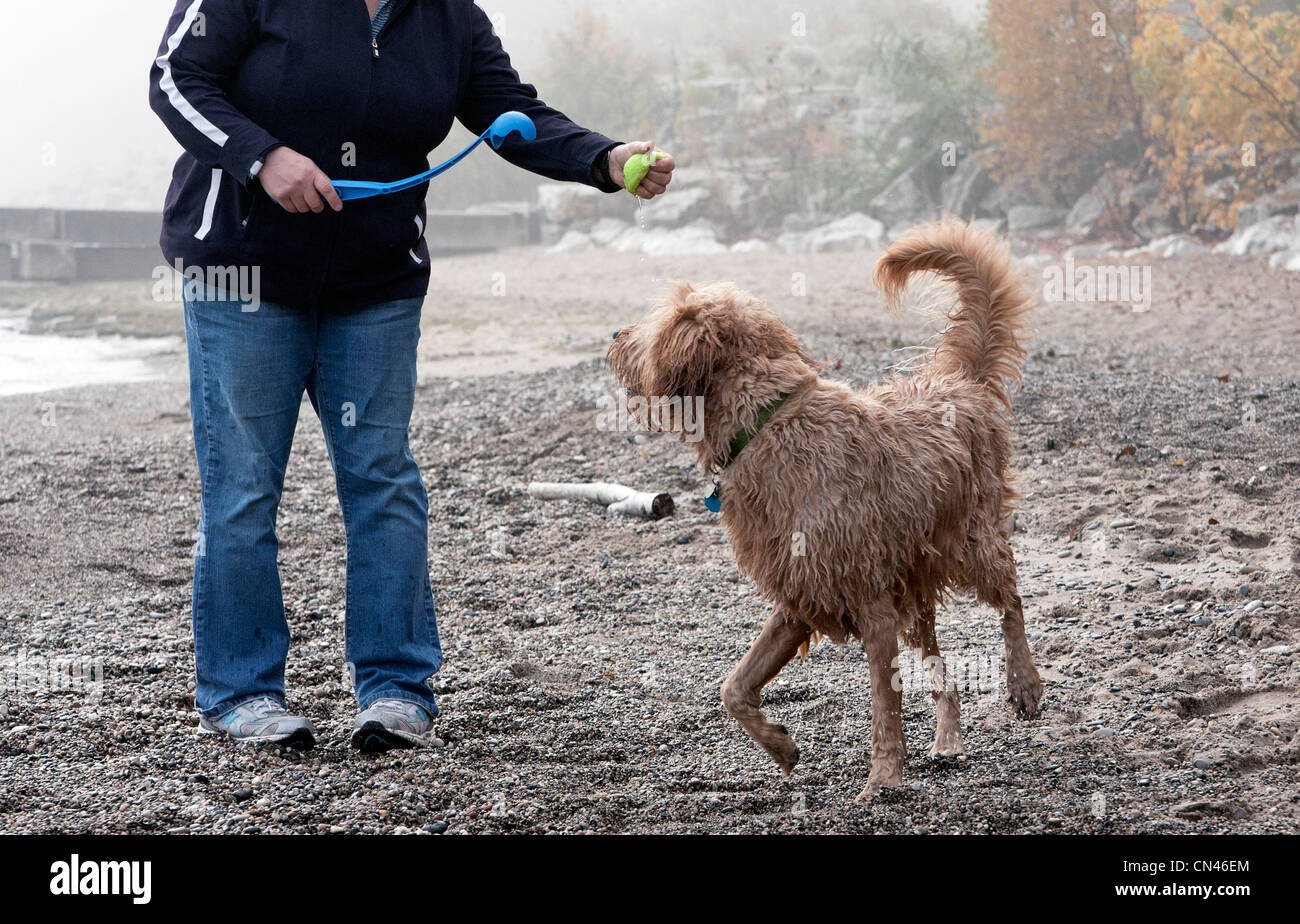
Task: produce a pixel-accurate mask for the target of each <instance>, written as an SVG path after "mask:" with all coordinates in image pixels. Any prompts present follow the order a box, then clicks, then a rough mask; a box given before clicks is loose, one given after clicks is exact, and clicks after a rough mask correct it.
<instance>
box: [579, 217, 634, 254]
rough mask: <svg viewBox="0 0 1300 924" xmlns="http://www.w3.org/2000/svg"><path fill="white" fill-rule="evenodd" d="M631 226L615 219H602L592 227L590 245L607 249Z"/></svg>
mask: <svg viewBox="0 0 1300 924" xmlns="http://www.w3.org/2000/svg"><path fill="white" fill-rule="evenodd" d="M631 227H632V225H631V224H629V223H628V222H626V221H619V220H618V219H617V218H602V219H601V220H600V221H598V222H596V223H595V224H594V225H592V228H591V231H590V232H588V233H589V234H590V236H591V240H592V243H594V244H596V245H597V246H599V247H608V246H609V245H610V244H612V243H613V242H614V240H615V239H616V238H617V237H618V236H619V235H620V234H622V233H623V232H625V231H627V230H628V229H629V228H631Z"/></svg>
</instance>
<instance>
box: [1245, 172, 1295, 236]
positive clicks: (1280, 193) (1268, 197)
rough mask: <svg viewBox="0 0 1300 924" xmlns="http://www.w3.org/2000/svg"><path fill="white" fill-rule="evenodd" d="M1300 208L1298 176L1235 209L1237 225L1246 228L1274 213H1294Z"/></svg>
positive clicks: (1270, 216)
mask: <svg viewBox="0 0 1300 924" xmlns="http://www.w3.org/2000/svg"><path fill="white" fill-rule="evenodd" d="M1298 210H1300V176H1298V177H1295V178H1293V179H1292V180H1290V181H1289V182H1288V183H1286V184H1285V185H1283V186H1281V187H1280V188H1278V189H1275V190H1274V191H1273V192H1270V193H1265V194H1264V195H1262V196H1259V197H1258V198H1256V199H1254V200H1252V201H1250V202H1247V203H1246V204H1245V205H1242V206H1240V207H1239V208H1238V209H1237V227H1238V228H1248V227H1250V226H1251V225H1257V224H1259V223H1260V222H1261V221H1263V220H1264V219H1266V218H1272V217H1273V216H1274V215H1294V214H1296V212H1297V211H1298Z"/></svg>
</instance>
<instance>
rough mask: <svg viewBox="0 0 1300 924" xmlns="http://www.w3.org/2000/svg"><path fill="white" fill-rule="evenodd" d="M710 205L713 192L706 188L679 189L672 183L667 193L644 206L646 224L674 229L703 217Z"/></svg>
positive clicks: (710, 208) (709, 210) (710, 209)
mask: <svg viewBox="0 0 1300 924" xmlns="http://www.w3.org/2000/svg"><path fill="white" fill-rule="evenodd" d="M712 205H713V191H712V190H711V189H709V188H708V187H707V186H691V187H688V188H686V189H679V188H678V187H677V184H676V183H674V184H673V185H672V186H671V187H669V190H668V192H667V193H665V194H664V195H662V196H660V197H659V198H658V199H655V200H654V201H653V202H647V203H646V204H645V206H644V208H645V214H646V222H647V223H650V224H656V225H667V226H669V227H673V228H675V227H678V226H680V225H684V224H689V223H690V222H692V221H695V220H696V219H697V218H703V217H705V216H706V215H708V214H709V213H710V212H711V211H712Z"/></svg>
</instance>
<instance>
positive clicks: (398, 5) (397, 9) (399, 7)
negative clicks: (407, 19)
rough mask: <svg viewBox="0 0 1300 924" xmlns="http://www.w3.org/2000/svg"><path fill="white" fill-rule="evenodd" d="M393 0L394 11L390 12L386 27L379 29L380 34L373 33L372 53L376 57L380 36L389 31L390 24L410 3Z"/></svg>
mask: <svg viewBox="0 0 1300 924" xmlns="http://www.w3.org/2000/svg"><path fill="white" fill-rule="evenodd" d="M391 2H392V4H393V12H392V13H390V14H389V16H388V22H386V23H384V27H383V28H382V29H380V30H379V35H372V36H371V37H370V53H371V55H372V56H373V57H375V58H378V57H379V39H380V37H381V36H382V35H383V34H384V33H385V32H387V31H388V28H389V26H391V25H392V24H393V20H394V19H396V18H397V17H398V16H399V15H401V14H402V13H403V12H405V10H406V7H407V6H408V5H409V4H408V3H407V2H406V0H391Z"/></svg>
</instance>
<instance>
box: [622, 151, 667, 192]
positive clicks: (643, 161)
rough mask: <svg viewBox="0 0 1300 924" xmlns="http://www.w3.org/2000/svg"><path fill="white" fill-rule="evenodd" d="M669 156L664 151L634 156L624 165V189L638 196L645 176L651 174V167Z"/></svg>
mask: <svg viewBox="0 0 1300 924" xmlns="http://www.w3.org/2000/svg"><path fill="white" fill-rule="evenodd" d="M667 156H668V155H667V154H665V153H664V152H663V151H651V152H650V153H648V154H633V155H632V156H631V157H629V158H628V159H627V163H625V164H624V165H623V188H624V189H626V190H627V191H628V192H630V193H632V194H634V195H635V194H636V188H637V187H638V186H640V185H641V181H642V180H644V179H645V175H646V174H647V173H649V172H650V165H651V164H657V163H659V161H661V160H663V159H664V158H665V157H667Z"/></svg>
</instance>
